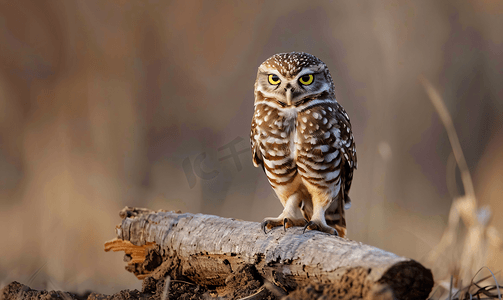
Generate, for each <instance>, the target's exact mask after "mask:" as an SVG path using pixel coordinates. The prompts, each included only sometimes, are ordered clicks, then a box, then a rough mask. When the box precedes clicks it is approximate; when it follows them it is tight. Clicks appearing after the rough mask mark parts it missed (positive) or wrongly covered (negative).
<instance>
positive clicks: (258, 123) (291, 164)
mask: <svg viewBox="0 0 503 300" xmlns="http://www.w3.org/2000/svg"><path fill="white" fill-rule="evenodd" d="M296 123H297V109H296V108H289V109H286V108H285V109H279V108H275V107H272V106H269V105H268V104H258V105H257V106H256V107H255V115H254V116H253V120H252V132H251V142H252V151H254V152H255V151H259V153H257V154H255V155H254V156H256V155H258V157H259V158H260V159H261V163H262V165H263V167H264V171H265V173H266V175H267V178H268V179H269V182H270V183H271V184H272V185H273V186H280V185H286V184H289V183H291V182H292V181H293V180H294V178H295V176H296V175H297V167H296V163H295V161H296V157H295V156H296V146H295V140H296V134H297V131H296ZM254 163H255V164H256V163H257V162H256V161H255V159H254Z"/></svg>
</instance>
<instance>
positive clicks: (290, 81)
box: [255, 52, 335, 107]
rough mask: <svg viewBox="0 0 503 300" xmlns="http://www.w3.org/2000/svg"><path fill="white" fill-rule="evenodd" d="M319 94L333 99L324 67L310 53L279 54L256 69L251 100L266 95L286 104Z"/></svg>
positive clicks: (330, 83)
mask: <svg viewBox="0 0 503 300" xmlns="http://www.w3.org/2000/svg"><path fill="white" fill-rule="evenodd" d="M323 96H326V97H327V96H331V97H332V98H334V99H335V95H334V85H333V82H332V77H331V76H330V72H329V71H328V68H327V66H326V65H325V63H323V62H322V61H321V60H319V59H318V58H317V57H315V56H314V55H311V54H308V53H302V52H301V53H299V52H290V53H279V54H276V55H273V56H272V57H270V58H269V59H267V60H266V61H265V62H263V63H262V64H261V65H260V66H259V68H258V73H257V80H256V81H255V101H257V100H258V99H264V98H269V99H274V100H275V101H277V102H278V104H279V105H281V106H283V107H287V106H297V105H299V104H301V103H303V102H305V101H307V100H309V99H314V98H325V97H323Z"/></svg>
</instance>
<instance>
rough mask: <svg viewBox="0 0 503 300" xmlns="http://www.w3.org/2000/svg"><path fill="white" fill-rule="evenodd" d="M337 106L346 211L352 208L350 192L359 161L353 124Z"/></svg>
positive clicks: (340, 107)
mask: <svg viewBox="0 0 503 300" xmlns="http://www.w3.org/2000/svg"><path fill="white" fill-rule="evenodd" d="M336 106H337V114H338V116H337V119H338V120H339V122H338V123H339V124H338V127H339V130H340V141H339V143H340V144H339V147H340V148H339V149H340V151H341V154H342V161H343V163H342V166H341V169H342V170H341V171H342V173H343V175H342V178H343V190H344V202H345V205H344V206H345V209H349V208H350V207H351V199H350V198H349V195H348V193H349V190H350V189H351V183H352V181H353V171H354V170H355V169H356V168H357V166H358V161H357V157H356V145H355V142H354V138H353V132H352V131H351V123H350V121H349V116H348V114H347V113H346V111H345V110H344V108H343V107H342V106H341V105H339V104H338V103H337V104H336Z"/></svg>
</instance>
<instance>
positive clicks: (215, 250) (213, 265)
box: [105, 207, 433, 299]
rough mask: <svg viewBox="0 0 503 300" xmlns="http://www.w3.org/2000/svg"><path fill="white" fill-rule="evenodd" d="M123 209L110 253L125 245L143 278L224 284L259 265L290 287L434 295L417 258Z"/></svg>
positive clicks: (233, 223) (359, 295)
mask: <svg viewBox="0 0 503 300" xmlns="http://www.w3.org/2000/svg"><path fill="white" fill-rule="evenodd" d="M120 215H121V217H122V218H123V220H122V224H121V225H119V226H117V228H116V233H117V238H116V239H114V240H112V241H109V242H107V243H106V244H105V251H109V250H114V251H124V252H125V253H126V256H125V257H126V259H127V261H128V262H129V264H128V266H127V267H126V269H127V270H128V271H130V272H133V273H134V274H135V275H136V276H137V277H138V278H140V279H143V278H145V277H147V276H153V277H155V278H157V279H159V278H162V277H163V276H166V275H169V276H170V277H171V278H183V279H185V280H187V279H188V280H191V281H193V282H195V283H197V284H199V285H202V286H212V287H218V286H225V284H226V279H227V280H228V278H229V276H230V275H232V274H233V273H234V272H236V270H241V269H242V268H243V267H244V266H250V265H252V266H253V267H254V268H255V269H256V273H257V274H258V275H259V276H260V277H261V278H262V279H263V282H268V283H269V284H270V283H272V284H274V285H275V286H277V287H280V288H281V289H282V290H283V291H285V292H286V293H288V292H290V291H292V290H295V289H298V288H302V287H306V286H308V285H309V284H324V285H327V286H331V287H332V288H334V287H335V288H336V289H337V295H338V299H374V298H376V297H378V296H379V297H381V298H382V297H384V296H382V295H383V293H384V294H387V295H388V296H386V297H384V298H386V299H426V298H427V296H428V295H429V293H430V291H431V288H432V287H433V276H432V274H431V272H430V270H428V269H426V268H424V267H423V266H422V265H421V264H419V263H418V262H416V261H414V260H411V259H407V258H404V257H400V256H397V255H395V254H393V253H389V252H386V251H383V250H381V249H378V248H375V247H372V246H368V245H364V244H362V243H360V242H356V241H351V240H347V239H343V238H339V237H335V236H331V235H328V234H326V233H322V232H318V231H306V232H305V233H304V234H303V233H302V228H298V227H293V228H288V229H287V230H286V232H284V230H283V229H282V228H276V229H273V230H272V231H271V232H268V233H267V234H264V232H263V231H262V230H261V228H260V224H259V223H256V222H247V221H241V220H235V219H227V218H221V217H217V216H212V215H202V214H190V213H184V214H182V213H176V212H167V211H157V212H155V211H150V210H147V209H138V208H129V207H126V208H124V209H123V210H122V211H121V212H120ZM391 295H393V296H391ZM390 297H391V298H390Z"/></svg>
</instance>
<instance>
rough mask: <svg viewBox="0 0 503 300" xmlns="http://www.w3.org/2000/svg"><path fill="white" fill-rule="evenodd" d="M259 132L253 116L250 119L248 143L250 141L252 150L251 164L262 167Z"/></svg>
mask: <svg viewBox="0 0 503 300" xmlns="http://www.w3.org/2000/svg"><path fill="white" fill-rule="evenodd" d="M259 134H260V133H259V132H258V130H257V123H256V122H255V117H253V119H252V127H251V132H250V143H251V151H252V159H253V165H254V166H255V167H259V166H260V167H262V169H263V168H264V161H263V158H262V152H260V148H259V147H260V146H259V145H260V142H259V141H258V137H259Z"/></svg>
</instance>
